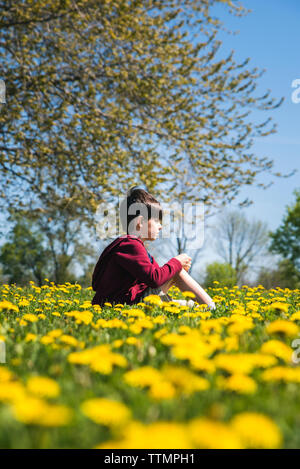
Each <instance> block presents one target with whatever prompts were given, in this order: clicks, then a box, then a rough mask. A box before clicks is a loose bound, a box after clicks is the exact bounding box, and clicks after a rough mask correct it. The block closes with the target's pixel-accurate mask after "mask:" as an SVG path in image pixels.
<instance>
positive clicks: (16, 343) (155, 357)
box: [0, 279, 300, 449]
mask: <svg viewBox="0 0 300 469" xmlns="http://www.w3.org/2000/svg"><path fill="white" fill-rule="evenodd" d="M207 291H208V293H209V295H210V296H211V297H212V298H213V300H214V302H215V303H216V310H215V311H208V310H207V308H206V305H196V306H194V307H192V308H189V307H188V306H181V305H180V306H178V304H176V303H166V302H162V301H161V299H160V297H158V296H156V295H150V296H148V297H146V298H145V299H144V300H143V302H141V303H138V304H135V305H131V306H129V305H121V304H119V305H115V306H114V307H112V305H110V304H109V303H106V304H105V306H103V307H102V308H101V307H99V306H92V305H91V299H92V297H93V295H94V292H93V291H92V290H91V288H87V289H81V287H80V285H77V284H75V285H71V284H69V283H66V284H64V285H58V286H55V285H54V284H53V283H52V282H51V283H50V282H49V281H47V279H45V284H44V285H43V286H42V287H38V286H36V285H35V284H34V283H33V282H31V284H30V285H29V286H28V287H26V288H20V287H17V286H16V285H2V286H0V341H2V344H3V343H4V344H5V360H2V361H3V363H0V447H1V448H103V449H108V448H110V449H115V448H151V449H156V448H161V449H167V448H169V449H186V448H191V449H192V448H195V449H197V448H300V395H299V384H300V366H299V364H298V361H300V360H298V354H297V348H299V347H300V340H299V345H298V343H297V340H296V339H297V338H298V337H299V338H300V335H299V334H300V327H299V326H300V290H288V289H285V290H283V289H279V288H278V289H273V290H265V289H264V288H263V287H262V286H258V287H255V288H249V287H247V286H243V287H241V288H238V287H234V288H232V289H228V288H219V287H218V283H217V282H216V283H215V288H212V289H208V290H207ZM169 293H170V294H171V296H172V297H173V298H174V299H175V298H183V297H184V296H185V297H192V296H193V295H192V293H191V292H185V293H182V292H180V291H179V290H178V289H177V288H175V287H172V288H171V290H170V291H169ZM299 350H300V348H299ZM299 357H300V353H299Z"/></svg>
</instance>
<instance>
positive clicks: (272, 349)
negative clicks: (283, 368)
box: [260, 340, 293, 363]
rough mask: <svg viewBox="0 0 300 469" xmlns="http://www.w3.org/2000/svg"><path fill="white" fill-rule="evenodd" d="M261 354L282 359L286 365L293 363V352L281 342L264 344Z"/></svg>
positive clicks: (270, 341) (269, 341)
mask: <svg viewBox="0 0 300 469" xmlns="http://www.w3.org/2000/svg"><path fill="white" fill-rule="evenodd" d="M260 352H261V353H264V354H269V355H274V356H275V357H278V358H281V359H282V360H283V361H285V362H286V363H289V362H291V361H292V354H293V350H292V348H291V347H289V346H288V345H287V344H284V343H283V342H281V341H280V340H268V341H267V342H265V343H263V344H262V346H261V348H260Z"/></svg>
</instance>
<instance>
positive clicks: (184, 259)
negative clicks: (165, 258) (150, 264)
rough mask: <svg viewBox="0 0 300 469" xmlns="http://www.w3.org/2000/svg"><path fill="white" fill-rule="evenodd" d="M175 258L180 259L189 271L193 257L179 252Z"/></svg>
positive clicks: (183, 266) (184, 267)
mask: <svg viewBox="0 0 300 469" xmlns="http://www.w3.org/2000/svg"><path fill="white" fill-rule="evenodd" d="M175 259H178V260H179V262H180V263H181V265H182V268H183V269H184V270H186V271H188V270H189V268H190V267H191V261H192V258H191V257H189V256H188V255H187V254H179V255H178V256H175Z"/></svg>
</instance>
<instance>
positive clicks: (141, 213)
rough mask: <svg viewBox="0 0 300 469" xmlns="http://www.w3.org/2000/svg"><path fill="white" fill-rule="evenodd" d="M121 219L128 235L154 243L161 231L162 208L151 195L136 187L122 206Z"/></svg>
mask: <svg viewBox="0 0 300 469" xmlns="http://www.w3.org/2000/svg"><path fill="white" fill-rule="evenodd" d="M120 218H121V223H122V226H123V229H124V230H125V231H126V233H127V234H131V235H136V236H138V237H139V238H141V239H144V240H147V239H149V240H152V241H154V239H156V237H157V236H158V233H159V230H160V229H161V223H162V208H161V205H160V203H159V202H158V201H157V200H156V199H155V198H154V197H153V196H152V195H151V194H149V193H148V192H146V191H145V190H144V189H140V188H139V187H138V186H134V187H132V188H131V189H130V190H129V191H128V192H127V195H126V197H125V198H124V199H123V201H122V202H121V204H120Z"/></svg>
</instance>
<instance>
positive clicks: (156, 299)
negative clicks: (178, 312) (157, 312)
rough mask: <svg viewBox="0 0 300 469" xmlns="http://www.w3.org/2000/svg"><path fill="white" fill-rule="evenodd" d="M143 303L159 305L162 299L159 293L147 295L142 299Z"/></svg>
mask: <svg viewBox="0 0 300 469" xmlns="http://www.w3.org/2000/svg"><path fill="white" fill-rule="evenodd" d="M143 302H144V303H150V304H151V305H157V306H160V305H161V304H162V299H161V297H160V296H159V295H148V296H145V298H144V299H143Z"/></svg>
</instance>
